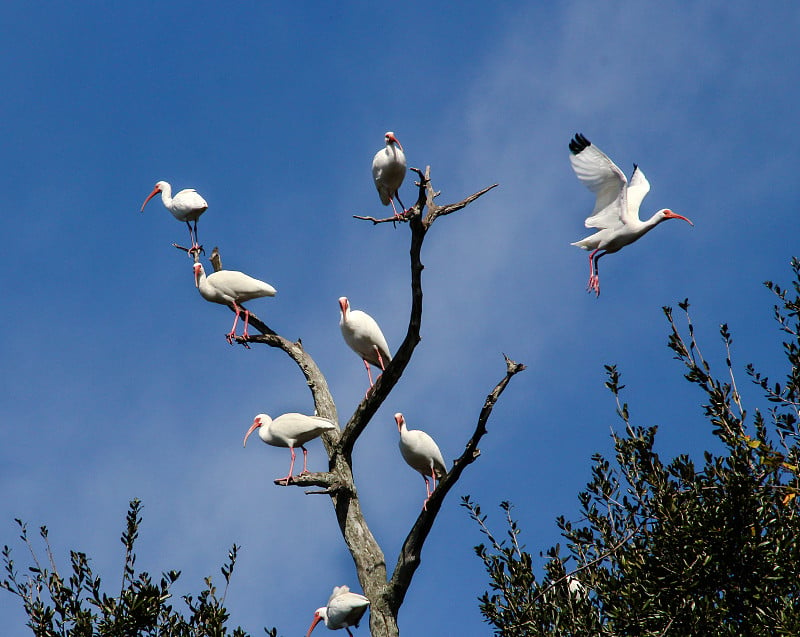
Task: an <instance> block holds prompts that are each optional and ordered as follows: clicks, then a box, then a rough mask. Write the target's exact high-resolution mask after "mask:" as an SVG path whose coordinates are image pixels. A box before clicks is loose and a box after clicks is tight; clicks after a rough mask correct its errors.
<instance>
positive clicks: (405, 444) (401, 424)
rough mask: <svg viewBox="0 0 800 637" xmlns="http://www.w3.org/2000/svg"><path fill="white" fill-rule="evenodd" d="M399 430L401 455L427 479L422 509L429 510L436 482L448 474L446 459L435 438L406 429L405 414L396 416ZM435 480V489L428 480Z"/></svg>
mask: <svg viewBox="0 0 800 637" xmlns="http://www.w3.org/2000/svg"><path fill="white" fill-rule="evenodd" d="M394 419H395V422H396V423H397V430H398V431H399V432H400V453H401V454H402V455H403V460H405V461H406V463H407V464H408V466H409V467H411V468H412V469H414V470H415V471H419V472H420V474H422V477H423V478H425V492H426V497H425V502H423V503H422V508H423V509H425V508H427V504H428V500H430V497H431V493H433V492H434V491H436V480H437V478H438V479H441V478H442V477H444V476H445V475H446V474H447V467H445V464H444V457H443V456H442V452H441V451H440V450H439V446H438V445H437V444H436V442H435V441H434V439H433V438H431V437H430V436H429V435H428V434H426V433H425V432H424V431H420V430H419V429H408V428H406V419H405V418H404V417H403V414H401V413H397V414H395V415H394ZM429 477H430V478H431V479H432V480H433V489H431V488H430V486H429V485H428V478H429Z"/></svg>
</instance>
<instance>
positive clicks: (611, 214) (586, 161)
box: [569, 133, 646, 229]
mask: <svg viewBox="0 0 800 637" xmlns="http://www.w3.org/2000/svg"><path fill="white" fill-rule="evenodd" d="M569 149H570V152H572V155H571V156H570V158H569V160H570V162H571V163H572V169H573V170H574V171H575V175H576V176H577V177H578V179H579V180H580V181H581V183H583V185H585V186H586V187H587V188H588V189H589V190H591V191H592V192H593V193H594V194H595V197H596V199H595V202H594V210H592V215H591V216H590V217H588V218H587V219H586V222H585V223H586V227H587V228H601V229H602V228H608V227H611V226H615V225H617V224H618V223H619V222H620V221H624V220H625V219H624V215H625V214H626V209H627V203H626V187H627V185H628V180H627V179H626V178H625V174H624V173H623V172H622V171H621V170H620V169H619V168H618V167H617V165H616V164H615V163H614V162H613V161H611V160H610V159H609V158H608V155H606V154H605V153H604V152H603V151H602V150H600V149H599V148H597V146H595V145H594V144H592V143H591V142H590V141H589V140H588V139H586V137H584V136H583V135H581V134H580V133H578V134H577V135H575V137H574V138H573V139H572V141H570V143H569ZM645 181H646V180H645Z"/></svg>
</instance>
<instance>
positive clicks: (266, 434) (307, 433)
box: [243, 413, 337, 484]
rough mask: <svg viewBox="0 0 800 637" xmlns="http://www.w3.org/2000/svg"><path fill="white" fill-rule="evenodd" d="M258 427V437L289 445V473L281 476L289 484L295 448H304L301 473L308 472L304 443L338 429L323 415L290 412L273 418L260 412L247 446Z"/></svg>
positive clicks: (244, 444) (251, 430)
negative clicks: (290, 456)
mask: <svg viewBox="0 0 800 637" xmlns="http://www.w3.org/2000/svg"><path fill="white" fill-rule="evenodd" d="M256 429H258V437H259V438H261V440H263V441H264V442H266V443H267V444H268V445H272V446H273V447H288V448H289V451H291V452H292V462H291V464H290V465H289V474H288V475H287V476H286V477H285V478H281V481H283V482H286V484H289V482H290V481H291V479H292V472H293V471H294V458H295V453H294V448H295V447H300V448H301V449H302V450H303V470H302V471H301V472H300V475H303V474H304V473H308V451H307V450H306V448H305V446H304V445H305V444H306V443H307V442H309V441H310V440H313V439H314V438H318V437H319V436H321V435H322V434H324V433H325V432H326V431H331V430H332V429H337V426H336V425H334V424H333V423H332V422H331V421H330V420H328V419H327V418H322V417H321V416H306V415H305V414H295V413H289V414H283V415H282V416H278V417H277V418H276V419H275V420H273V419H272V418H270V417H269V416H268V415H267V414H258V416H256V417H255V420H253V424H252V425H250V429H248V430H247V433H246V434H245V436H244V443H243V446H245V447H246V446H247V439H248V438H249V437H250V434H251V433H253V432H254V431H255V430H256Z"/></svg>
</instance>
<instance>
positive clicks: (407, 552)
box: [388, 354, 525, 612]
mask: <svg viewBox="0 0 800 637" xmlns="http://www.w3.org/2000/svg"><path fill="white" fill-rule="evenodd" d="M503 357H504V358H505V361H506V375H505V376H504V377H503V379H502V380H501V381H500V382H499V383H497V385H496V386H495V388H494V389H493V390H492V391H491V392H490V393H489V395H488V396H487V397H486V400H485V401H484V403H483V408H482V409H481V413H480V415H479V416H478V423H477V425H476V426H475V431H474V432H473V434H472V438H470V440H469V442H467V445H466V448H465V449H464V453H462V454H461V456H460V457H459V458H458V459H457V460H456V461H455V462H454V463H453V467H452V468H451V469H450V471H448V473H447V475H446V476H444V477H443V478H442V480H441V481H440V482H439V485H438V486H437V487H436V490H435V491H434V492H433V493H432V494H431V497H430V499H429V500H428V503H427V507H426V508H425V509H423V510H422V511H421V512H420V514H419V516H418V517H417V521H416V522H415V523H414V526H413V528H412V529H411V532H410V533H409V534H408V536H407V537H406V540H405V542H404V543H403V548H402V549H401V551H400V555H399V556H398V558H397V564H396V566H395V568H394V573H393V574H392V579H391V581H390V582H389V584H388V587H389V591H390V594H389V595H388V597H389V599H390V603H391V604H392V605H393V608H394V610H395V612H397V610H399V608H400V606H401V605H402V603H403V599H404V598H405V595H406V591H408V587H409V586H410V585H411V579H412V578H413V576H414V573H415V571H416V570H417V568H418V567H419V564H420V560H421V555H422V546H423V544H424V543H425V540H426V539H427V537H428V534H429V533H430V530H431V528H432V527H433V523H434V521H435V520H436V516H437V514H438V513H439V510H440V509H441V507H442V503H443V502H444V499H445V497H446V496H447V494H448V492H449V491H450V489H452V488H453V486H454V485H455V484H456V482H458V480H459V478H460V477H461V474H462V473H463V471H464V469H466V468H467V466H468V465H470V464H472V463H473V462H475V460H476V459H477V457H478V456H479V455H480V450H479V449H478V443H479V442H480V440H481V438H483V436H484V435H485V434H486V423H487V421H488V420H489V416H490V415H491V413H492V410H493V409H494V405H495V403H496V402H497V400H498V398H500V394H502V393H503V391H504V390H505V388H506V386H507V385H508V382H509V381H510V380H511V378H512V377H513V376H514V375H515V374H518V373H519V372H521V371H523V370H524V369H525V365H523V364H521V363H515V362H514V361H512V360H511V359H510V358H508V356H506V355H505V354H503Z"/></svg>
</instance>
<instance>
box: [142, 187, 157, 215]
mask: <svg viewBox="0 0 800 637" xmlns="http://www.w3.org/2000/svg"><path fill="white" fill-rule="evenodd" d="M160 192H161V188H159V187H157V186H156V187H155V188H153V192H151V193H150V194H149V195H148V197H147V199H145V200H144V203H143V204H142V209H141V210H140V211H139V212H144V207H145V206H146V205H147V202H148V201H150V200H151V199H152V198H153V197H155V196H156V195H157V194H158V193H160Z"/></svg>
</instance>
